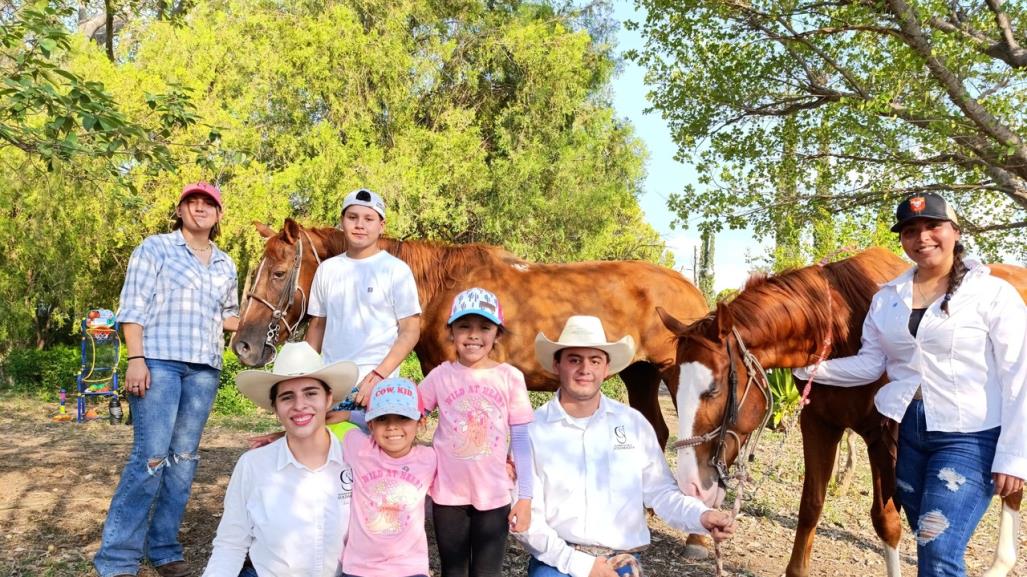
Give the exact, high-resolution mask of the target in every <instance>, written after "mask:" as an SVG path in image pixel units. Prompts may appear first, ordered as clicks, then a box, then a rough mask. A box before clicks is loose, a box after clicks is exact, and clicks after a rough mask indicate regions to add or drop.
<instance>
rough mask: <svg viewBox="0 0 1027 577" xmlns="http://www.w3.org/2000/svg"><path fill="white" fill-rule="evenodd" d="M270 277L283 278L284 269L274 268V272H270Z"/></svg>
mask: <svg viewBox="0 0 1027 577" xmlns="http://www.w3.org/2000/svg"><path fill="white" fill-rule="evenodd" d="M271 278H273V279H275V280H278V279H283V278H285V271H284V270H276V271H275V272H273V273H271Z"/></svg>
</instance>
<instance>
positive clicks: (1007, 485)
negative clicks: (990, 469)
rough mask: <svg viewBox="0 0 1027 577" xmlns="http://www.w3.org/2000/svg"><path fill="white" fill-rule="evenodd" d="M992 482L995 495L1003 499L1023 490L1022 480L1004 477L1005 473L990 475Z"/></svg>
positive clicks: (1010, 476) (1009, 476)
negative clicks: (993, 482)
mask: <svg viewBox="0 0 1027 577" xmlns="http://www.w3.org/2000/svg"><path fill="white" fill-rule="evenodd" d="M991 478H992V480H994V481H995V494H996V495H998V496H999V497H1002V498H1005V497H1008V496H1010V495H1012V494H1013V493H1015V492H1017V491H1020V490H1022V489H1023V479H1021V478H1019V477H1014V476H1012V475H1006V474H1005V473H992V474H991Z"/></svg>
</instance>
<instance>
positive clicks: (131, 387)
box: [125, 358, 150, 397]
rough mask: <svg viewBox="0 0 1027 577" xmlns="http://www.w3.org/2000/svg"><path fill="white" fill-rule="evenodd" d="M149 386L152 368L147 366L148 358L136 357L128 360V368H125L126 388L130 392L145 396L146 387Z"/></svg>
mask: <svg viewBox="0 0 1027 577" xmlns="http://www.w3.org/2000/svg"><path fill="white" fill-rule="evenodd" d="M149 388H150V369H149V368H148V367H147V366H146V359H143V358H136V359H132V360H131V361H128V368H127V369H126V370H125V390H126V391H128V392H129V394H132V395H138V396H139V397H145V396H146V389H149Z"/></svg>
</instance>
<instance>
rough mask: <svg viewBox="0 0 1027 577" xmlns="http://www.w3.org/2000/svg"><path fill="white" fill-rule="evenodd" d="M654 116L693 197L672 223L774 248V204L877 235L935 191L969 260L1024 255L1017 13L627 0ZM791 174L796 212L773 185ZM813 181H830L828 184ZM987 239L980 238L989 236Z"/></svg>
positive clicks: (801, 0)
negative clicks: (665, 128) (978, 252)
mask: <svg viewBox="0 0 1027 577" xmlns="http://www.w3.org/2000/svg"><path fill="white" fill-rule="evenodd" d="M638 4H639V5H640V6H641V7H643V8H644V9H646V10H647V18H646V20H645V22H644V23H643V24H642V25H641V26H642V32H643V34H644V37H645V38H646V41H647V42H646V48H645V49H644V50H642V51H641V52H640V53H638V54H635V55H634V56H635V58H637V61H638V62H640V63H641V64H642V65H644V66H646V67H647V68H648V82H649V83H650V84H651V85H652V86H653V93H652V102H653V105H654V107H655V108H656V109H658V110H659V111H660V112H661V113H662V114H663V115H664V116H665V117H667V118H668V120H669V122H670V124H671V127H672V130H673V133H674V137H675V139H676V141H677V143H678V144H679V146H680V147H681V154H682V155H683V156H684V157H686V158H687V159H688V160H690V161H692V162H694V163H695V164H697V166H698V167H699V172H700V174H702V175H703V176H702V179H701V186H702V188H701V190H688V191H685V192H684V193H683V194H680V195H678V196H676V197H675V198H674V199H673V203H672V207H673V208H674V209H675V210H676V211H677V212H678V213H679V214H681V216H682V218H688V216H689V215H691V214H701V215H703V216H705V217H706V218H707V219H710V220H711V221H715V222H716V223H717V224H720V225H724V224H726V225H729V226H732V227H739V226H744V225H751V226H753V227H755V229H756V230H757V232H760V233H762V234H772V233H773V231H774V227H775V223H776V216H775V215H776V214H777V213H776V210H775V209H777V208H779V207H781V206H782V203H783V202H784V203H787V205H786V207H787V212H788V213H789V214H791V215H792V218H795V219H796V220H797V222H810V221H811V220H813V217H814V216H815V215H817V214H823V213H824V212H825V211H826V213H828V214H832V215H840V216H845V217H849V216H851V217H855V218H856V219H857V220H862V221H864V222H866V221H876V220H877V219H878V218H877V217H878V215H879V213H881V212H882V211H885V212H887V211H888V210H890V209H891V208H892V207H893V206H894V204H895V202H896V199H897V198H899V197H900V196H902V195H905V194H908V193H914V192H920V191H941V192H943V193H947V195H949V196H950V198H953V199H954V200H955V202H956V204H957V206H958V207H959V209H960V211H961V212H960V216H961V217H962V220H963V221H964V228H965V230H967V231H968V232H970V233H974V239H975V240H976V241H977V243H978V245H979V247H981V248H984V249H986V250H988V251H992V250H994V249H997V248H1006V249H1010V250H1014V251H1017V252H1018V253H1019V254H1021V255H1023V254H1024V252H1023V251H1024V244H1023V243H1022V241H1021V240H1020V239H1021V238H1022V236H1019V235H1017V234H1016V233H1015V232H1014V233H1009V232H1010V231H1016V230H1018V229H1021V228H1023V227H1025V226H1027V218H1025V215H1027V143H1025V142H1024V135H1025V133H1024V128H1023V127H1024V122H1025V120H1027V117H1025V112H1024V111H1025V110H1027V108H1025V101H1024V98H1025V94H1027V92H1024V90H1023V86H1024V80H1025V74H1027V51H1025V50H1024V49H1023V48H1022V47H1021V45H1020V43H1021V41H1022V38H1023V31H1024V29H1025V27H1027V11H1025V6H1024V4H1023V3H1019V2H1017V3H1010V2H1000V1H998V2H970V1H956V2H949V1H947V0H946V1H942V0H884V1H882V2H867V1H857V2H851V1H849V0H837V1H835V0H827V1H820V0H795V1H789V2H781V1H779V0H763V1H756V2H735V1H732V0H639V2H638ZM791 159H794V163H795V170H796V177H797V180H796V185H797V186H796V194H797V198H795V199H787V200H785V199H779V198H777V197H776V196H775V195H774V194H770V193H769V191H773V190H775V189H776V188H775V176H776V175H777V174H778V172H779V168H780V167H781V165H782V163H783V162H792V160H791ZM825 168H829V169H828V170H825ZM986 233H990V234H986Z"/></svg>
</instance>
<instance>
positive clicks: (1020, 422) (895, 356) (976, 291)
mask: <svg viewBox="0 0 1027 577" xmlns="http://www.w3.org/2000/svg"><path fill="white" fill-rule="evenodd" d="M966 264H967V266H968V268H969V269H970V270H969V271H968V272H967V273H966V276H964V277H963V282H962V284H961V285H960V286H959V288H958V289H957V290H956V292H955V293H954V294H953V295H952V300H950V301H949V313H950V314H948V315H946V314H945V313H944V312H943V311H942V310H941V299H938V300H937V301H936V302H934V303H933V304H931V306H930V307H928V309H927V310H926V311H925V312H924V317H923V320H922V321H921V322H920V327H919V328H918V330H917V336H916V337H913V336H912V335H910V334H909V315H910V313H911V311H912V302H913V270H912V269H911V270H909V271H906V272H905V273H903V274H902V275H900V276H899V277H898V278H896V279H895V280H893V281H891V282H889V283H887V284H885V285H884V286H883V287H882V288H881V290H880V291H878V293H877V294H876V295H874V299H873V301H872V302H871V303H870V310H869V312H868V313H867V317H866V320H865V321H864V322H863V344H862V348H861V349H860V350H859V353H857V354H856V355H855V356H851V357H846V358H841V359H831V360H829V361H825V362H824V363H822V364H821V365H820V368H819V369H818V370H817V375H816V380H817V382H820V383H825V384H829V385H839V386H849V387H851V386H858V385H864V384H867V383H869V382H872V381H875V380H877V379H878V378H880V376H881V374H882V373H884V372H885V371H886V370H887V372H888V378H889V379H890V380H891V382H889V383H888V384H886V385H885V386H884V387H882V388H881V390H880V391H878V392H877V396H876V398H875V399H874V402H875V404H876V405H877V410H878V411H880V412H881V414H882V415H884V416H886V417H888V418H890V419H894V420H895V421H902V417H903V415H904V414H905V413H906V408H907V407H908V406H909V403H910V402H911V401H912V399H913V395H914V394H915V393H916V390H917V388H918V387H919V388H920V389H921V391H922V395H923V400H924V413H925V415H926V418H927V422H926V426H927V429H928V430H930V431H945V432H966V433H969V432H976V431H984V430H987V429H992V428H995V427H999V426H1001V427H1002V433H1001V435H1000V436H999V440H998V448H997V451H996V453H995V460H994V461H993V463H992V471H994V472H996V473H1006V474H1009V475H1014V476H1016V477H1020V478H1021V479H1022V478H1027V307H1025V306H1024V303H1023V300H1021V299H1020V296H1019V295H1018V294H1017V292H1016V290H1015V289H1014V288H1013V287H1012V285H1010V284H1009V283H1007V282H1006V281H1004V280H1002V279H999V278H996V277H993V276H991V274H990V270H989V269H988V267H986V266H984V265H981V264H979V263H976V262H974V261H969V260H968V261H966ZM811 369H812V367H807V368H805V369H796V370H795V371H794V373H795V375H796V376H797V377H799V378H800V379H806V378H808V377H809V372H810V370H811Z"/></svg>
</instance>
